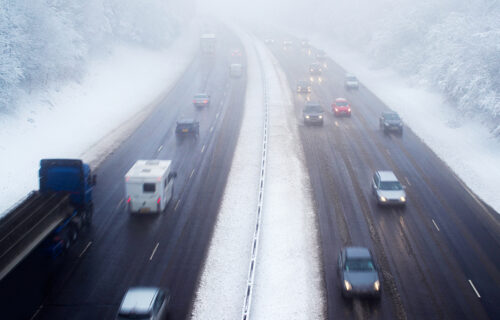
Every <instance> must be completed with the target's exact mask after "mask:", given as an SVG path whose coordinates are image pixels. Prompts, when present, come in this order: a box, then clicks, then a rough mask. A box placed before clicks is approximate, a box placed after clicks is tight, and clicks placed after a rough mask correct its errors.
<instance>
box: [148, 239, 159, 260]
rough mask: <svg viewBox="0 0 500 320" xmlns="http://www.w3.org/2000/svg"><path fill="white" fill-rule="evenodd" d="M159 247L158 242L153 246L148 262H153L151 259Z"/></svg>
mask: <svg viewBox="0 0 500 320" xmlns="http://www.w3.org/2000/svg"><path fill="white" fill-rule="evenodd" d="M159 245H160V243H159V242H158V243H157V244H156V246H155V248H154V249H153V253H151V257H149V261H151V260H153V257H154V255H155V253H156V250H157V249H158V246H159Z"/></svg>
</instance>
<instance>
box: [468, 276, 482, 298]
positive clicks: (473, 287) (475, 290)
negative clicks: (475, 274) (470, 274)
mask: <svg viewBox="0 0 500 320" xmlns="http://www.w3.org/2000/svg"><path fill="white" fill-rule="evenodd" d="M469 283H470V286H471V287H472V289H474V292H475V293H476V296H477V297H478V298H481V295H480V294H479V292H477V289H476V287H475V286H474V284H473V283H472V281H471V280H470V279H469Z"/></svg>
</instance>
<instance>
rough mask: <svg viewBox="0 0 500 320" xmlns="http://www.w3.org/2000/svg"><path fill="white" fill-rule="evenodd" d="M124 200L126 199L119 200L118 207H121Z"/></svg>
mask: <svg viewBox="0 0 500 320" xmlns="http://www.w3.org/2000/svg"><path fill="white" fill-rule="evenodd" d="M123 201H125V199H121V200H120V202H118V205H117V206H116V208H117V209H118V208H120V207H121V205H122V203H123Z"/></svg>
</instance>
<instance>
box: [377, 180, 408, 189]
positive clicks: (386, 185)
mask: <svg viewBox="0 0 500 320" xmlns="http://www.w3.org/2000/svg"><path fill="white" fill-rule="evenodd" d="M380 189H382V190H402V189H403V186H401V183H399V182H398V181H381V182H380Z"/></svg>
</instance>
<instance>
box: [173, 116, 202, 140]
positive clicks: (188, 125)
mask: <svg viewBox="0 0 500 320" xmlns="http://www.w3.org/2000/svg"><path fill="white" fill-rule="evenodd" d="M175 133H176V135H177V136H182V135H194V136H196V137H197V136H198V135H199V134H200V122H199V121H198V120H194V119H180V120H177V126H176V127H175Z"/></svg>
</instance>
